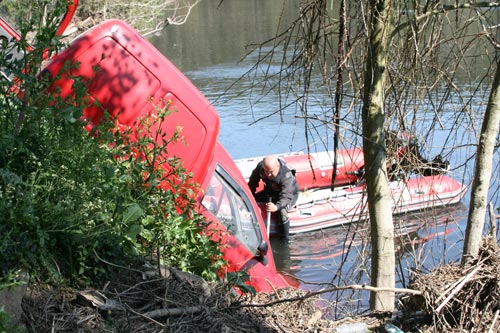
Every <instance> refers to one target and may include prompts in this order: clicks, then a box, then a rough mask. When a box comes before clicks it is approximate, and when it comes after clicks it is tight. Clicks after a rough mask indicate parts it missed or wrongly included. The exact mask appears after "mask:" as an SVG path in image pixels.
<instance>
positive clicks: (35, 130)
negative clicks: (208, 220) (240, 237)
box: [0, 10, 223, 284]
mask: <svg viewBox="0 0 500 333" xmlns="http://www.w3.org/2000/svg"><path fill="white" fill-rule="evenodd" d="M54 13H60V12H59V11H57V10H56V11H54ZM30 15H31V16H30V20H27V21H25V22H20V23H21V24H22V25H23V26H22V29H21V31H22V32H23V33H22V36H23V39H22V40H21V41H19V42H17V43H10V44H9V45H8V47H7V45H5V46H6V47H5V48H4V49H2V51H3V53H2V54H1V55H2V56H3V57H2V58H1V61H2V62H1V64H0V65H1V67H2V69H3V70H5V72H8V73H12V76H11V78H14V77H17V78H18V80H16V82H17V84H16V85H14V84H13V82H12V81H9V80H2V81H0V216H1V220H0V235H2V237H1V238H0V280H1V279H4V280H5V279H6V277H7V276H9V274H10V273H11V272H13V271H16V270H18V269H23V270H26V271H28V272H29V273H30V276H31V277H32V278H34V279H38V280H44V281H55V282H59V283H60V282H63V281H66V282H68V283H71V284H87V283H90V282H96V281H99V279H100V278H103V277H104V276H105V274H106V269H107V267H106V264H105V263H103V262H101V261H100V260H98V258H97V256H96V253H97V254H99V257H102V258H106V259H107V260H108V261H113V262H115V263H118V264H130V263H131V260H135V259H138V258H139V259H140V258H144V257H152V258H153V257H154V258H155V259H156V260H158V261H160V262H161V263H164V264H167V265H173V266H178V267H180V268H181V269H183V270H185V271H190V272H194V273H197V274H200V275H202V276H203V277H205V278H208V279H213V278H215V276H216V275H215V272H216V270H217V269H218V268H219V267H220V266H221V265H222V264H223V261H222V260H221V259H220V258H221V256H220V251H219V247H218V244H216V243H214V242H212V241H211V240H209V239H208V238H207V237H206V236H205V235H204V234H203V233H202V232H201V230H202V227H203V219H202V218H201V217H200V216H199V215H197V214H196V212H195V211H194V207H195V203H196V202H195V197H194V194H195V193H196V190H197V188H196V184H193V182H192V180H191V177H190V175H188V174H186V170H184V169H183V167H182V163H181V161H179V160H178V159H176V158H168V151H167V148H168V146H169V145H170V144H173V143H174V142H176V141H178V140H179V133H174V134H170V135H171V137H169V136H168V135H167V133H164V132H163V130H161V128H162V123H163V122H165V119H166V117H167V116H168V114H169V113H170V111H169V110H168V108H167V107H165V108H158V109H157V110H155V111H154V112H153V114H151V115H150V116H151V117H146V118H143V119H137V122H136V127H135V130H134V131H132V129H129V130H128V132H127V131H125V132H117V131H114V130H113V129H112V128H111V127H112V125H111V124H112V123H111V122H104V123H103V125H102V126H100V127H99V128H98V130H99V133H100V134H99V136H96V135H89V134H88V133H87V132H85V131H84V130H82V127H83V125H84V124H83V123H82V120H81V116H82V110H83V107H84V105H81V101H84V100H86V99H85V98H84V97H85V96H86V89H85V84H83V82H81V81H80V80H79V79H78V78H74V81H75V84H74V87H75V89H76V90H75V94H74V96H73V97H72V98H70V99H67V100H63V99H60V98H59V99H56V98H55V97H54V96H53V95H52V94H50V93H48V87H49V85H50V83H51V82H50V81H49V78H48V77H45V76H37V75H36V73H39V72H40V68H42V57H41V55H42V54H43V52H47V51H46V50H48V53H49V54H51V53H52V52H53V51H55V50H57V49H58V48H60V47H61V45H60V44H59V42H58V41H57V39H54V36H53V34H54V31H55V28H54V27H53V26H52V28H50V27H48V28H43V29H39V23H40V22H56V21H57V20H55V19H54V20H48V21H46V20H44V18H43V17H42V16H41V15H42V14H37V12H36V11H35V12H32V13H31V14H30ZM37 15H38V16H37ZM33 31H35V32H36V34H35V37H34V38H33V39H32V40H33V45H32V46H33V51H32V52H30V53H27V54H26V55H25V56H24V57H23V58H22V59H19V60H15V59H14V58H12V57H10V56H9V52H8V51H9V48H10V50H17V49H18V48H22V47H23V45H26V39H25V38H26V36H27V35H29V34H33V33H32V32H33ZM54 79H57V78H54ZM13 87H17V88H14V89H13ZM20 92H21V93H20ZM132 134H138V135H137V137H138V139H137V140H131V139H129V136H130V135H132ZM212 263H213V264H212Z"/></svg>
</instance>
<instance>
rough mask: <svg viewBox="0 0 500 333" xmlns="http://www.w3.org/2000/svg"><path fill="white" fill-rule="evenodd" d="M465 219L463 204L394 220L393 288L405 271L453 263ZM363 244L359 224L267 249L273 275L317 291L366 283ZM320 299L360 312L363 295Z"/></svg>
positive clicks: (364, 228)
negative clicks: (288, 277) (280, 274)
mask: <svg viewBox="0 0 500 333" xmlns="http://www.w3.org/2000/svg"><path fill="white" fill-rule="evenodd" d="M465 218H466V208H465V206H464V205H463V204H457V205H454V206H450V207H440V208H438V209H432V210H427V211H421V212H417V213H413V214H403V215H397V216H395V217H394V223H395V233H396V239H395V241H396V244H395V245H396V251H397V254H396V258H397V265H396V266H397V267H398V277H397V278H398V281H397V286H398V287H405V286H407V284H408V280H409V273H410V272H413V271H416V270H418V271H426V270H429V269H431V268H432V267H435V266H436V265H437V264H439V263H445V262H449V261H453V260H457V259H458V258H459V254H460V251H461V249H457V248H455V246H456V244H457V242H459V241H460V239H461V236H462V232H463V230H464V226H463V221H464V219H465ZM368 239H369V230H368V225H367V222H366V221H364V222H360V223H354V224H346V225H342V226H339V227H334V228H328V229H323V230H318V231H315V232H309V233H303V234H296V235H293V236H292V237H291V239H290V243H286V242H283V241H282V240H279V239H272V240H271V245H272V248H273V253H274V258H275V261H276V265H277V268H278V270H280V271H282V272H285V273H288V274H291V275H294V276H295V277H297V278H298V280H299V281H300V283H301V287H302V288H303V289H306V290H318V289H320V288H328V287H331V286H332V285H352V284H362V283H368V284H369V273H368V269H367V267H368V263H369V255H370V247H369V242H368V241H367V240H368ZM450 246H451V248H450ZM323 298H324V299H325V300H327V301H329V302H332V304H335V305H336V306H339V304H343V305H344V306H348V305H349V306H351V307H352V306H355V307H361V308H362V309H364V308H366V307H367V306H368V303H367V302H368V299H369V296H368V293H366V292H360V291H356V292H354V291H350V290H346V291H342V292H339V293H327V294H325V295H323ZM353 300H356V301H354V302H353ZM342 309H343V311H344V310H345V307H343V308H342Z"/></svg>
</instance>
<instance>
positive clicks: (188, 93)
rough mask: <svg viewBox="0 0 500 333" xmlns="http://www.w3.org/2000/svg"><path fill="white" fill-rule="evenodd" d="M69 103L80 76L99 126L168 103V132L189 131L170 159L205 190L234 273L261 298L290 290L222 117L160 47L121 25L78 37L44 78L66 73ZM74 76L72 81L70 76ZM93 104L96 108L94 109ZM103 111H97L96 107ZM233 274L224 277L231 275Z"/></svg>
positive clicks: (201, 198) (204, 209) (201, 204)
mask: <svg viewBox="0 0 500 333" xmlns="http://www.w3.org/2000/svg"><path fill="white" fill-rule="evenodd" d="M67 62H70V63H79V65H78V66H70V67H71V68H72V69H71V70H69V72H68V73H66V72H65V73H64V75H63V78H62V79H61V80H59V81H58V82H57V85H58V86H59V87H60V88H61V94H62V96H63V97H64V96H69V95H71V94H72V92H73V86H72V84H73V80H72V79H71V76H72V75H75V76H78V77H82V78H83V79H84V80H88V82H89V85H88V91H89V93H90V96H91V99H92V100H95V101H98V102H99V105H100V106H99V107H97V106H89V107H88V108H87V109H86V110H85V111H84V115H85V117H86V118H88V119H89V120H90V123H97V122H98V121H99V119H100V117H101V116H102V115H103V110H104V109H105V110H107V111H108V112H109V113H110V114H111V115H112V116H113V117H115V121H116V122H117V125H118V126H132V125H133V123H134V121H135V120H136V119H137V118H138V117H140V116H143V115H146V114H148V113H149V112H151V111H152V109H153V107H154V105H156V104H158V103H162V101H168V103H169V105H170V107H169V108H170V109H173V110H175V111H176V112H173V113H171V114H170V115H169V116H168V118H167V121H166V122H165V123H166V124H164V125H163V126H164V127H165V128H164V130H165V131H166V133H173V132H174V130H175V129H176V128H177V127H178V126H181V127H182V135H183V137H184V141H185V143H178V144H177V143H176V144H174V145H173V146H169V149H168V153H169V155H173V156H176V157H179V158H181V159H182V161H183V163H184V167H185V168H186V169H187V171H188V172H191V173H192V174H193V176H194V181H196V182H197V183H198V184H200V186H201V189H202V191H200V192H199V193H198V195H197V202H198V204H197V210H198V211H199V212H200V213H201V214H203V215H204V217H205V218H206V220H207V221H209V222H212V223H210V224H209V225H210V227H209V228H211V230H212V231H217V233H216V236H214V237H220V239H221V240H222V243H223V245H224V246H223V249H222V251H223V254H224V258H225V259H226V260H227V262H228V267H227V271H246V272H247V273H248V275H249V276H250V284H251V285H252V286H253V287H254V288H255V289H256V290H257V291H271V290H273V288H281V287H287V286H290V283H291V282H289V281H288V280H287V279H286V278H285V277H284V276H282V275H281V274H279V273H278V272H277V271H276V267H275V263H274V260H273V255H272V251H271V249H270V248H269V246H268V244H269V239H268V237H267V235H266V229H265V227H264V222H263V220H262V217H261V214H260V211H259V208H258V206H257V204H256V202H255V200H254V199H253V197H252V195H251V193H250V191H249V189H248V186H247V184H246V181H245V179H244V178H243V176H242V175H241V172H240V171H239V169H238V167H237V166H236V165H235V163H234V161H233V160H232V159H231V157H230V156H229V154H228V153H227V152H226V150H225V149H224V147H222V145H221V144H220V143H219V142H218V139H217V137H218V133H219V116H218V114H217V111H216V110H215V109H214V108H213V106H212V105H211V104H210V102H209V101H208V100H207V99H206V98H205V97H204V96H203V95H202V94H201V93H200V92H199V91H198V89H197V88H196V87H195V86H194V85H193V84H192V83H191V82H190V81H189V80H188V79H187V78H186V77H185V76H184V75H183V74H182V73H181V72H180V71H179V70H178V69H177V68H176V67H175V66H174V65H173V64H172V63H171V62H170V61H169V60H167V59H166V58H165V57H164V56H163V55H162V54H161V53H160V52H159V51H158V50H157V49H156V48H155V47H154V46H153V45H151V44H150V43H149V42H148V41H146V40H145V39H144V38H143V37H142V36H140V35H139V34H138V33H137V32H136V31H135V30H134V29H132V28H131V27H130V26H128V25H127V24H126V23H124V22H122V21H119V20H110V21H107V22H104V23H102V24H100V25H99V26H96V27H94V28H93V29H91V30H89V31H87V32H86V33H84V34H83V35H81V36H80V37H78V38H77V39H76V40H75V41H74V42H72V43H71V45H70V46H69V47H68V48H67V49H65V50H64V51H63V52H61V53H60V54H59V55H57V56H56V57H54V58H53V59H52V61H51V62H50V63H49V64H48V65H47V67H46V68H45V70H44V71H46V72H48V73H50V74H51V75H53V76H56V75H57V74H60V72H61V71H62V70H65V69H64V68H68V67H63V66H65V64H66V63H67ZM66 74H67V75H66ZM92 100H91V101H90V103H89V105H92V104H94V103H92ZM96 105H97V104H96ZM224 273H225V272H221V274H222V275H223V274H224Z"/></svg>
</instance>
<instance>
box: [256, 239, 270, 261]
mask: <svg viewBox="0 0 500 333" xmlns="http://www.w3.org/2000/svg"><path fill="white" fill-rule="evenodd" d="M268 249H269V246H268V245H267V242H266V241H265V240H262V241H261V242H260V244H259V246H258V247H257V254H256V255H255V259H257V261H258V262H260V263H262V264H263V265H267V262H268V261H267V255H266V254H267V250H268Z"/></svg>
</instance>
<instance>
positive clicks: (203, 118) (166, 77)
mask: <svg viewBox="0 0 500 333" xmlns="http://www.w3.org/2000/svg"><path fill="white" fill-rule="evenodd" d="M67 62H70V63H73V64H76V63H78V65H77V66H71V69H70V70H69V72H68V73H66V72H65V73H64V75H63V78H62V79H60V80H58V82H57V83H56V85H57V86H58V87H59V88H60V89H61V95H62V96H63V97H64V96H68V95H71V94H73V93H74V91H73V86H72V84H73V82H74V81H73V80H72V78H71V76H72V75H76V76H80V77H82V78H83V79H84V80H88V86H87V89H88V92H89V93H90V95H91V99H92V100H91V101H89V104H88V107H87V108H86V110H85V111H84V115H85V116H86V117H87V118H88V119H89V120H90V122H91V124H92V123H93V124H96V123H98V122H99V120H100V118H101V117H102V115H103V112H104V110H107V111H108V112H109V113H110V114H111V115H113V116H114V117H115V118H116V119H117V121H118V123H119V124H118V125H124V126H130V125H132V124H133V123H134V121H135V120H136V119H137V118H138V117H140V116H144V115H147V114H148V113H149V112H151V111H153V109H154V108H155V107H157V106H158V105H162V104H168V105H169V110H172V111H174V112H173V113H172V114H170V115H169V116H168V117H167V118H166V121H165V123H166V124H164V129H165V131H166V132H167V134H168V135H171V134H173V132H174V130H175V129H179V128H180V129H181V130H182V132H181V136H182V138H183V141H184V142H179V143H175V144H173V145H172V146H168V148H167V150H168V154H169V156H176V157H178V158H180V159H181V160H182V161H183V162H184V167H185V168H186V170H187V171H188V172H192V173H193V175H194V181H196V182H197V183H199V184H201V183H202V182H203V180H204V178H205V176H206V173H207V170H208V165H209V163H210V162H211V159H212V157H213V154H214V149H215V145H216V142H217V136H218V132H219V116H218V114H217V111H216V110H215V109H214V108H213V106H212V105H211V104H210V103H209V102H208V100H207V99H206V98H205V97H204V96H203V95H202V94H201V93H200V92H199V91H198V89H197V88H196V87H195V86H194V85H193V84H192V83H191V82H190V81H189V80H188V79H187V78H186V77H185V76H184V75H183V74H182V73H181V72H180V71H179V70H178V69H177V68H176V67H175V66H174V65H173V64H172V63H171V62H170V61H169V60H168V59H167V58H166V57H165V56H164V55H162V54H161V53H160V52H159V51H158V50H157V49H156V48H155V47H154V46H153V45H151V44H150V43H149V42H148V41H146V40H145V39H144V38H143V37H142V36H140V35H139V34H138V33H137V32H136V31H135V30H134V29H133V28H131V27H130V26H129V25H127V24H126V23H125V22H122V21H119V20H109V21H106V22H104V23H102V24H100V25H98V26H96V27H95V28H93V29H91V30H89V31H88V32H86V33H84V34H83V35H81V36H80V37H78V38H77V39H76V40H75V41H74V42H73V43H71V45H70V46H69V47H68V48H67V49H66V50H64V51H63V52H61V53H60V54H59V55H58V56H56V57H55V58H54V59H53V61H52V62H51V63H50V64H49V65H48V66H47V67H46V69H45V70H46V71H48V72H50V73H51V75H52V76H53V77H55V76H56V75H57V74H58V73H59V72H60V71H61V70H63V71H64V70H65V68H68V67H64V66H65V64H66V63H67ZM95 102H97V103H95ZM96 105H99V106H96Z"/></svg>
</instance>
